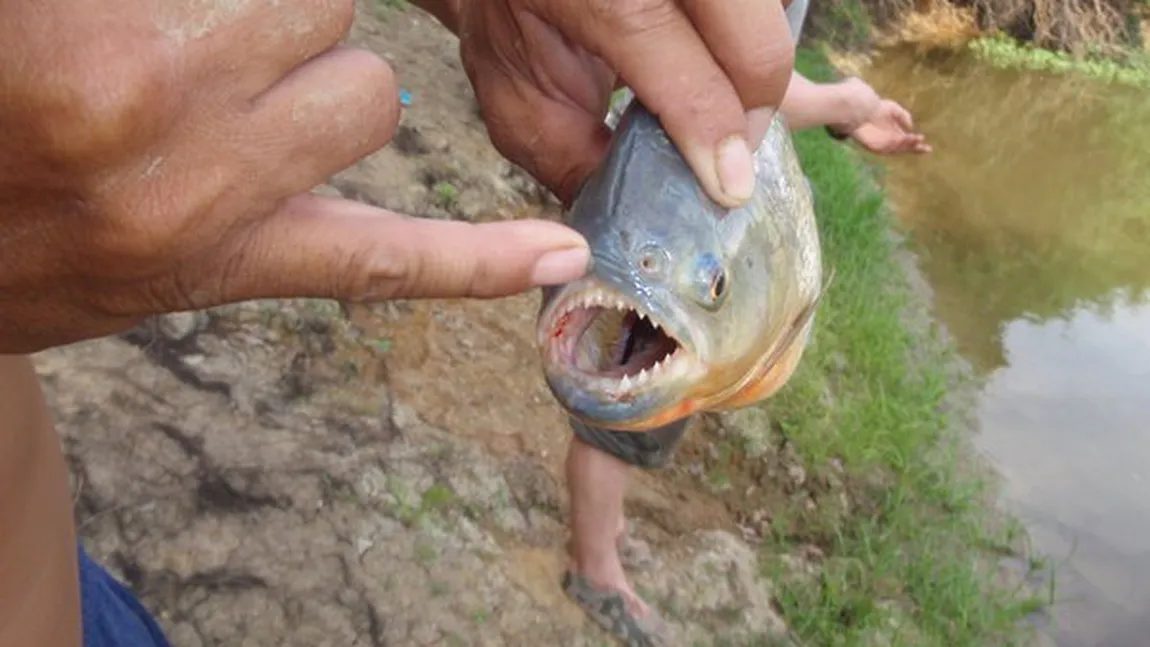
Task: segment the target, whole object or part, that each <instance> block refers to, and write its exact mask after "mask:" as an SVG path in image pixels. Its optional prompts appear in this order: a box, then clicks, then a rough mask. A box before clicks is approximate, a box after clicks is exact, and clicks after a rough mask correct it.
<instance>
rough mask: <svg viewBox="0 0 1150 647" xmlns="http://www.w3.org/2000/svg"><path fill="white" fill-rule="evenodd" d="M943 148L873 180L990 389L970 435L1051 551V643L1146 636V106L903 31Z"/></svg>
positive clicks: (898, 93) (884, 68) (1149, 443)
mask: <svg viewBox="0 0 1150 647" xmlns="http://www.w3.org/2000/svg"><path fill="white" fill-rule="evenodd" d="M864 76H865V77H866V78H867V79H868V80H869V81H870V82H871V83H872V84H873V85H874V86H875V87H876V89H878V90H879V92H880V93H882V94H885V95H888V96H891V97H892V98H895V99H896V100H898V101H900V102H901V103H903V104H904V105H905V106H906V107H907V108H908V109H910V110H911V111H912V112H913V113H914V115H915V118H916V121H917V123H918V125H919V126H920V127H921V128H922V129H923V130H924V131H925V132H926V133H927V134H928V136H929V137H930V138H931V140H932V143H933V145H934V149H935V152H934V154H933V155H930V156H927V157H916V158H904V159H899V160H893V161H891V163H889V164H888V166H887V177H886V179H885V183H886V185H887V186H888V189H889V190H890V193H891V197H892V200H893V202H894V206H895V208H896V209H897V210H898V212H899V214H900V217H901V219H902V220H903V222H904V223H905V225H906V226H907V228H908V230H909V232H910V234H911V239H912V241H913V242H914V244H915V246H916V248H917V250H918V253H919V255H920V257H921V259H922V260H921V263H922V267H923V269H924V271H925V273H926V275H927V278H928V280H929V281H930V283H931V284H932V286H933V288H934V290H935V292H936V301H937V303H936V307H937V314H938V316H939V318H940V319H941V320H942V321H943V323H945V324H946V326H947V327H948V328H949V329H950V331H951V332H952V334H953V335H954V336H955V339H956V341H957V344H958V346H959V349H960V351H961V352H962V353H963V355H964V356H965V357H966V358H967V359H968V360H969V361H970V362H971V363H972V364H973V365H974V367H975V369H976V371H977V372H978V374H979V376H980V377H981V378H982V381H983V384H984V388H983V395H982V397H981V401H980V405H979V409H978V413H979V418H980V422H981V432H980V434H979V436H978V438H977V442H978V445H979V447H980V449H982V450H983V451H984V452H985V454H986V455H987V456H988V457H989V458H990V459H991V460H992V461H993V462H994V464H995V465H996V466H997V467H998V469H999V471H1000V472H1001V473H1002V474H1003V475H1004V476H1005V484H1004V491H1003V496H1004V504H1005V505H1007V506H1008V507H1010V508H1011V509H1012V510H1014V511H1016V512H1018V513H1019V515H1020V516H1021V518H1022V519H1023V520H1024V521H1025V522H1026V523H1027V525H1028V526H1029V528H1030V531H1031V535H1032V538H1033V540H1034V544H1035V547H1036V548H1037V549H1038V550H1039V551H1041V552H1043V553H1045V554H1046V555H1048V556H1049V558H1050V559H1051V561H1052V562H1053V563H1054V565H1055V568H1056V580H1055V581H1056V584H1057V601H1056V604H1055V607H1054V609H1053V616H1054V626H1053V627H1052V629H1051V633H1052V635H1053V637H1054V639H1055V641H1056V642H1057V644H1058V645H1059V646H1060V647H1087V646H1090V647H1095V646H1097V647H1103V646H1105V647H1139V646H1141V645H1147V644H1150V303H1148V302H1150V298H1148V296H1150V295H1148V293H1147V287H1148V285H1150V106H1145V105H1141V104H1143V103H1145V101H1144V100H1142V101H1139V99H1140V98H1141V97H1139V96H1138V94H1136V93H1134V92H1131V91H1129V90H1126V89H1120V88H1117V87H1113V86H1105V85H1102V84H1097V83H1093V82H1089V81H1085V80H1083V79H1073V78H1067V77H1059V76H1053V75H1043V74H1035V73H1020V72H1015V71H1011V72H1006V71H1000V70H996V69H993V68H991V67H989V66H986V65H983V64H980V63H978V62H976V61H974V60H972V59H971V58H968V57H965V56H954V55H939V54H932V55H925V54H922V53H916V52H915V51H914V50H912V49H909V48H907V49H897V50H891V51H888V52H886V53H884V54H883V55H882V56H880V57H879V58H878V59H876V60H875V62H874V64H873V65H872V67H871V68H870V69H869V70H867V71H866V72H865V74H864Z"/></svg>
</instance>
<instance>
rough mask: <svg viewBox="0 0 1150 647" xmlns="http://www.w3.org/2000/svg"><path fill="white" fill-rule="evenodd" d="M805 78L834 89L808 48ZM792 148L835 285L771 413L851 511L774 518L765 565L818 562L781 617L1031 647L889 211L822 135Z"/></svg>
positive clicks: (802, 65) (875, 639)
mask: <svg viewBox="0 0 1150 647" xmlns="http://www.w3.org/2000/svg"><path fill="white" fill-rule="evenodd" d="M797 68H798V69H799V70H800V71H801V72H803V73H804V74H805V75H808V76H809V77H810V78H813V79H827V78H829V77H830V76H831V75H832V70H831V69H830V66H829V64H828V63H827V62H826V60H825V58H824V57H823V56H822V55H821V54H819V53H817V52H816V51H813V50H810V49H802V50H800V52H799V56H798V64H797ZM797 145H798V148H799V151H800V155H801V157H802V160H803V165H804V168H805V169H806V172H807V173H808V175H809V176H810V179H811V181H812V183H813V185H814V187H815V192H816V200H817V208H818V215H819V224H820V230H821V234H822V237H823V245H824V255H825V259H826V263H827V265H828V266H832V267H834V269H835V271H836V277H835V282H834V284H833V286H832V289H831V291H830V292H829V294H828V295H827V299H826V300H825V301H824V305H823V306H822V309H821V310H820V312H819V325H818V329H817V333H816V338H815V344H814V345H813V346H812V347H811V348H810V350H809V351H808V353H809V354H808V355H807V356H806V359H805V360H804V362H803V364H802V365H801V367H800V370H799V371H798V372H797V374H796V376H795V378H794V379H793V381H792V382H791V383H790V384H789V385H788V387H787V388H786V389H784V391H783V392H782V393H781V394H780V395H779V396H778V397H776V398H775V399H774V400H772V401H771V402H769V403H768V404H767V405H766V407H765V408H766V410H767V411H768V413H769V415H770V418H771V419H772V422H773V424H774V425H775V426H776V428H777V429H778V430H780V432H781V433H782V434H783V435H784V436H785V437H787V438H788V439H789V440H790V441H791V442H792V443H793V446H794V447H795V448H797V452H798V454H799V455H800V456H801V459H802V463H803V466H804V468H805V469H806V470H807V472H808V473H809V474H811V475H812V478H814V479H817V478H818V475H819V474H820V473H822V472H824V471H826V469H827V468H825V467H824V466H827V465H834V466H836V469H838V470H839V473H840V474H841V476H840V477H839V478H840V480H841V481H843V482H844V483H845V492H847V493H848V495H849V505H839V506H821V505H820V506H818V508H817V509H816V510H810V509H807V510H791V511H790V513H789V514H791V515H793V516H794V518H793V519H790V520H784V519H782V518H781V516H783V515H779V516H777V517H776V519H774V521H773V523H772V528H774V529H776V531H775V536H774V537H772V538H771V542H769V543H770V544H772V545H769V546H768V550H767V554H769V555H775V554H779V553H782V552H787V551H788V550H791V549H793V548H794V547H795V546H796V545H799V544H805V545H810V544H813V545H814V546H816V547H817V549H818V551H819V553H820V556H819V559H818V560H816V561H818V562H819V573H818V574H817V576H814V577H801V578H794V577H784V576H783V575H782V574H781V572H779V571H776V572H774V573H773V574H774V575H775V576H776V579H777V580H778V581H780V582H782V584H781V585H780V586H781V591H780V597H781V600H782V605H783V610H784V615H785V617H786V618H787V620H788V622H789V624H790V625H791V627H792V628H793V629H794V631H795V632H796V633H797V634H798V635H799V636H800V637H801V638H802V639H803V641H804V642H805V643H806V644H807V645H812V646H831V645H865V644H876V645H877V644H882V645H905V646H908V647H910V646H914V647H929V646H933V645H938V646H942V645H946V646H948V647H962V646H970V647H987V646H990V645H1005V644H1020V643H1016V640H1018V638H1019V633H1018V631H1017V630H1018V626H1019V622H1020V621H1021V620H1022V619H1023V617H1024V616H1025V615H1026V614H1027V613H1029V612H1032V611H1033V610H1034V609H1035V608H1036V606H1037V605H1038V604H1039V601H1038V600H1036V599H1034V598H1022V597H1020V596H1019V595H1017V594H1016V593H1012V592H1010V591H1004V590H1002V589H1001V587H995V586H993V585H992V581H993V578H994V577H995V575H994V569H993V568H985V565H986V564H987V563H989V562H993V559H990V558H991V557H992V556H993V555H994V554H995V553H996V552H998V551H1004V550H1006V547H1007V546H1008V545H1009V544H1010V543H1011V542H1012V541H1013V540H1014V539H1015V537H1014V536H1013V535H1014V533H1013V532H1012V528H1011V527H1007V528H1004V527H1003V525H1002V524H991V523H989V521H990V519H991V512H990V509H989V508H988V507H987V506H986V505H985V503H984V501H985V488H984V484H983V483H982V482H981V481H979V480H978V479H977V478H976V477H975V476H974V475H973V473H972V471H971V470H969V469H963V468H962V467H961V466H960V463H962V462H963V461H961V460H959V459H960V457H961V456H962V452H963V445H962V443H963V441H964V439H962V438H961V437H960V434H957V433H950V432H952V431H954V426H953V425H952V424H951V421H950V420H949V419H948V416H947V415H946V414H945V413H943V411H944V410H946V408H947V406H946V404H947V388H948V385H949V384H950V383H951V382H952V378H951V377H950V376H951V375H952V374H953V372H952V371H950V370H948V368H947V367H948V353H949V352H950V351H949V350H947V348H946V347H945V346H944V345H942V344H939V343H936V340H933V339H931V338H930V337H929V336H928V335H929V333H928V332H926V329H922V330H919V329H917V328H918V327H915V326H910V325H908V319H907V314H906V313H907V312H908V306H909V305H910V304H911V303H912V302H911V301H910V300H911V299H914V298H917V297H915V296H914V295H913V294H912V292H911V290H910V287H909V283H908V280H907V276H906V274H905V270H904V269H903V267H902V266H901V265H900V263H899V262H898V260H897V257H896V248H895V246H896V244H897V243H896V242H895V241H893V240H892V237H891V236H890V234H889V227H890V224H891V223H890V221H889V220H888V218H889V216H888V213H887V211H886V210H885V208H884V204H883V196H882V194H881V193H880V192H879V191H878V190H877V189H876V188H875V187H874V184H873V182H872V181H871V180H870V178H868V177H867V174H866V171H865V169H863V168H862V167H861V165H860V164H859V163H858V161H857V158H856V156H855V155H853V153H851V152H850V151H849V150H848V149H847V148H846V147H845V146H844V145H843V144H840V143H837V142H834V141H833V140H831V139H830V138H828V137H827V136H826V135H825V134H823V133H822V132H820V131H817V130H815V131H808V132H804V133H799V134H798V136H797ZM768 562H769V564H768V566H767V568H768V569H769V570H774V569H776V568H781V566H780V563H779V562H775V561H772V560H768Z"/></svg>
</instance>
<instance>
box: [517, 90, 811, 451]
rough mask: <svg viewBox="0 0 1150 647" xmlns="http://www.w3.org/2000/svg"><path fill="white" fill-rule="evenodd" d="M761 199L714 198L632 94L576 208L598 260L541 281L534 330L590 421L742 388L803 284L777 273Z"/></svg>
mask: <svg viewBox="0 0 1150 647" xmlns="http://www.w3.org/2000/svg"><path fill="white" fill-rule="evenodd" d="M775 134H776V135H777V133H775ZM788 141H789V140H788ZM800 177H801V174H800ZM804 189H805V187H804ZM763 208H764V202H763V201H762V200H752V201H751V202H750V203H749V204H748V205H747V206H744V207H741V208H738V209H733V210H730V209H727V208H725V207H722V206H720V205H718V204H716V203H715V202H713V201H712V200H711V199H710V198H709V197H708V196H707V195H706V193H705V191H704V190H703V189H702V187H701V186H700V184H699V182H698V180H697V178H696V177H695V175H694V173H693V172H692V171H691V169H690V167H689V166H688V165H687V163H686V161H685V160H684V159H683V157H682V155H681V154H680V153H679V152H678V150H677V149H676V148H675V146H674V145H673V144H672V143H671V142H670V140H669V139H668V137H667V135H666V133H665V131H664V130H663V129H662V127H661V126H660V124H659V122H658V120H657V118H656V117H655V116H654V115H652V114H651V113H649V112H647V111H646V110H645V109H644V108H642V106H640V105H639V104H638V103H637V102H634V103H633V104H632V106H631V107H630V108H629V109H628V110H627V112H626V113H624V115H623V118H622V120H621V121H620V123H619V126H618V128H617V130H616V134H615V137H614V139H613V141H612V145H611V147H610V149H609V152H608V154H607V156H606V158H605V160H604V161H603V163H602V164H601V165H600V166H599V167H598V168H597V169H596V171H595V172H594V173H593V174H592V175H591V177H590V178H589V179H588V180H587V182H586V183H585V184H584V186H583V187H582V189H581V191H580V193H579V195H578V197H577V198H576V200H575V202H574V203H573V204H572V206H571V210H570V212H569V214H568V217H567V223H568V225H569V226H571V227H572V228H574V229H575V230H577V231H579V232H580V233H581V234H582V235H583V236H584V237H586V239H587V241H588V243H589V245H590V248H591V256H592V266H591V269H590V271H589V273H588V275H587V276H586V277H584V278H582V279H580V280H577V281H575V282H572V283H569V284H566V285H564V286H559V287H551V288H547V289H545V290H544V299H543V305H542V308H541V311H540V316H539V319H538V329H537V334H538V341H539V347H540V351H541V354H542V361H543V367H544V375H545V377H546V379H547V383H548V386H549V387H550V389H551V391H552V393H553V394H554V395H555V396H556V398H557V399H558V400H559V402H560V404H561V405H562V406H563V407H564V408H565V409H567V410H568V411H569V412H570V413H572V414H573V415H574V416H576V417H577V418H579V419H581V420H583V421H584V422H587V423H589V424H593V425H596V426H599V427H602V428H608V429H619V430H630V431H645V430H649V429H653V428H656V427H660V426H663V425H666V424H669V423H670V422H673V421H675V420H678V419H682V418H684V417H686V416H689V415H691V414H692V413H694V412H696V411H699V410H704V409H708V408H713V407H714V406H715V405H717V404H720V403H721V401H722V400H723V399H725V398H729V397H731V396H733V395H736V394H737V393H738V392H739V391H740V389H743V388H744V387H746V385H747V381H748V380H750V379H753V376H754V374H755V371H756V368H757V367H759V366H760V365H761V363H762V361H763V358H764V357H766V356H767V355H769V353H770V350H771V348H770V347H771V344H772V343H773V341H772V339H771V337H772V330H775V331H777V330H781V329H782V328H783V325H782V324H780V323H779V321H780V317H781V313H783V312H784V311H785V308H783V307H780V304H781V303H782V302H784V301H786V300H788V299H790V298H791V297H792V296H793V294H791V293H793V290H791V289H789V288H788V286H789V285H790V283H788V282H787V281H777V280H775V277H774V276H772V274H773V273H775V272H777V271H779V268H780V263H779V262H778V260H777V259H776V258H774V256H775V250H776V245H775V244H774V243H775V242H777V241H772V240H771V238H772V234H771V232H770V228H769V226H767V221H768V219H767V218H764V217H762V214H761V213H760V211H761V210H762V209H763ZM757 210H758V211H757ZM776 238H777V236H776ZM774 337H775V338H776V339H777V338H778V334H774ZM760 372H761V371H760Z"/></svg>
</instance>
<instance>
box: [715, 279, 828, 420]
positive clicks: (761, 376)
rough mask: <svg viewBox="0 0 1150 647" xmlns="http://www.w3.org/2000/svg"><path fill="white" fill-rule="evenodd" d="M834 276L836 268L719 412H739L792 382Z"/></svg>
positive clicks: (724, 401) (720, 403) (721, 405)
mask: <svg viewBox="0 0 1150 647" xmlns="http://www.w3.org/2000/svg"><path fill="white" fill-rule="evenodd" d="M834 275H835V272H834V268H831V271H830V273H829V275H828V276H827V280H826V281H824V282H823V286H822V288H820V289H819V291H818V292H817V293H815V296H814V298H813V299H811V302H810V303H809V304H807V306H806V307H805V308H803V309H802V311H800V312H799V314H798V316H797V317H795V319H794V321H792V322H791V325H790V326H789V327H788V328H787V329H786V332H784V333H783V335H782V337H781V338H780V339H779V343H777V344H775V346H774V348H772V349H771V352H770V354H769V355H768V356H767V359H766V361H764V362H763V363H762V364H760V365H759V367H758V369H756V370H755V371H754V372H753V373H752V374H751V375H749V376H748V379H746V380H744V381H743V383H742V385H741V386H740V387H739V388H738V390H737V391H735V392H734V393H733V394H732V395H730V396H729V397H726V398H724V399H723V400H722V401H721V402H719V404H718V405H717V406H716V408H719V409H738V408H740V407H745V406H747V405H750V404H754V403H755V402H759V401H760V400H765V399H767V398H769V397H771V396H772V395H774V394H775V393H778V391H779V389H781V388H783V386H784V385H785V384H786V383H787V382H788V381H789V380H790V379H791V376H792V375H794V373H795V369H796V368H798V366H799V361H800V360H801V359H802V357H803V351H804V350H805V349H806V347H807V340H808V339H809V337H810V336H809V331H810V329H811V326H812V325H813V322H814V317H815V312H817V311H818V308H819V304H820V303H821V302H822V299H823V295H825V294H826V293H827V290H828V289H829V288H830V285H831V281H832V280H833V279H834Z"/></svg>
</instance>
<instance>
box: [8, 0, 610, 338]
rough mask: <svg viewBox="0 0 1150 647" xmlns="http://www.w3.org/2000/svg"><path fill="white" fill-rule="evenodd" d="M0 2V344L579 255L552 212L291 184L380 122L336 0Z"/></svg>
mask: <svg viewBox="0 0 1150 647" xmlns="http://www.w3.org/2000/svg"><path fill="white" fill-rule="evenodd" d="M3 15H4V20H3V21H0V42H3V43H4V48H3V52H2V53H0V88H2V89H3V94H4V101H3V102H2V103H0V135H2V141H3V142H4V146H3V148H2V149H0V259H3V263H0V353H23V352H30V351H35V350H39V349H43V348H46V347H48V346H52V345H57V344H62V343H68V342H72V341H77V340H81V339H85V338H90V337H94V336H98V335H103V334H108V333H112V332H116V331H118V330H121V329H124V328H126V327H129V326H131V325H133V324H135V323H137V322H139V321H140V320H142V319H144V318H145V317H147V316H149V315H151V314H157V313H162V312H169V311H175V310H185V309H197V308H204V307H208V306H213V305H218V304H222V303H228V302H234V301H240V300H246V299H252V298H274V297H320V298H323V297H330V298H340V299H344V300H352V301H355V300H376V299H387V298H391V297H447V296H478V297H492V296H500V295H505V294H511V293H515V292H519V291H523V290H526V289H528V288H529V287H531V286H533V285H538V284H543V283H556V282H564V281H568V280H572V279H574V278H577V277H578V276H581V275H582V274H583V273H584V272H585V271H586V268H587V263H588V254H587V249H586V241H584V240H583V238H582V237H581V236H579V235H578V234H576V233H575V232H573V231H571V230H570V229H567V228H565V227H562V226H561V225H558V224H556V223H549V222H542V221H519V222H509V223H497V224H485V225H478V226H477V225H470V224H465V223H458V222H439V221H428V220H420V219H413V218H407V217H404V216H401V215H399V214H396V213H392V212H388V211H384V210H381V209H375V208H372V207H368V206H365V205H361V204H358V203H353V202H348V201H344V200H336V199H331V198H323V197H319V196H316V195H312V194H309V193H306V192H307V191H309V190H310V189H312V188H314V187H315V186H317V185H318V184H320V183H322V182H324V181H325V180H326V179H327V178H328V177H329V176H330V175H331V174H333V173H335V172H338V171H340V170H342V169H343V168H345V167H347V166H349V165H351V164H352V163H354V162H355V161H356V160H358V159H360V158H361V157H363V156H364V155H367V154H369V153H371V152H373V151H374V150H376V149H378V148H379V147H380V146H382V145H383V144H384V143H386V142H387V141H388V140H389V139H390V137H391V136H392V134H393V132H394V129H395V127H396V123H397V120H398V113H399V103H398V98H397V92H396V87H395V82H394V78H393V75H392V72H391V70H390V68H389V67H388V66H387V65H386V64H385V63H384V62H383V61H382V60H381V59H379V58H378V57H376V56H375V55H373V54H371V53H369V52H366V51H361V50H356V49H351V48H347V47H340V46H338V42H339V40H340V38H341V37H342V36H343V35H344V34H345V33H346V32H347V30H348V29H349V27H350V25H351V21H352V18H353V15H354V2H353V0H282V1H281V2H276V3H270V2H233V3H218V2H209V3H202V2H193V3H186V2H185V3H181V2H170V1H169V0H134V1H132V2H123V1H122V0H98V1H97V2H94V3H88V4H86V5H85V8H84V10H83V11H77V10H76V6H75V4H74V3H71V2H65V1H63V0H38V1H36V2H13V3H8V4H6V5H5V7H4V10H3ZM61 43H67V46H66V47H61V45H60V44H61Z"/></svg>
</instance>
